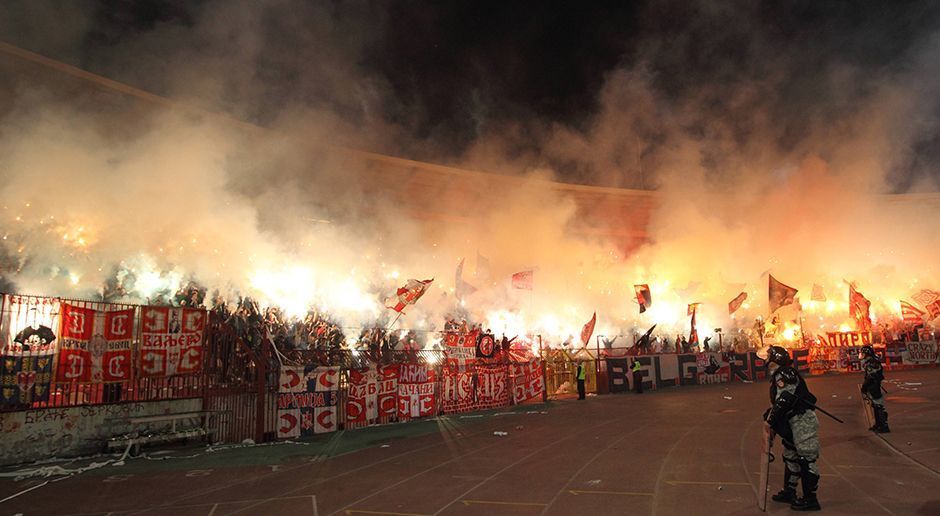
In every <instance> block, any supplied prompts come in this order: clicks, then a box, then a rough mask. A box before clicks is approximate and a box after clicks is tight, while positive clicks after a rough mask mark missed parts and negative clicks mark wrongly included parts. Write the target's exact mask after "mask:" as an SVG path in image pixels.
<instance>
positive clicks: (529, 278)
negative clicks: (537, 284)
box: [512, 271, 535, 290]
mask: <svg viewBox="0 0 940 516" xmlns="http://www.w3.org/2000/svg"><path fill="white" fill-rule="evenodd" d="M534 276H535V271H522V272H517V273H515V274H513V275H512V288H518V289H522V290H532V283H533V279H534Z"/></svg>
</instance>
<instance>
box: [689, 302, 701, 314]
mask: <svg viewBox="0 0 940 516" xmlns="http://www.w3.org/2000/svg"><path fill="white" fill-rule="evenodd" d="M700 304H702V303H689V306H688V308H686V310H685V315H695V312H696V311H698V305H700Z"/></svg>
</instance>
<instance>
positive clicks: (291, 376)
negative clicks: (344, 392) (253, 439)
mask: <svg viewBox="0 0 940 516" xmlns="http://www.w3.org/2000/svg"><path fill="white" fill-rule="evenodd" d="M338 389H339V368H338V367H315V368H314V367H309V366H308V367H304V366H283V367H281V374H280V383H279V384H278V395H277V437H278V438H280V439H283V438H290V437H300V436H309V435H314V434H323V433H327V432H334V431H336V426H337V421H336V400H337V398H338V396H337V390H338Z"/></svg>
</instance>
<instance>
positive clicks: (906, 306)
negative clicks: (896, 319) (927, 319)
mask: <svg viewBox="0 0 940 516" xmlns="http://www.w3.org/2000/svg"><path fill="white" fill-rule="evenodd" d="M901 319H903V320H904V322H909V323H914V324H924V312H923V311H922V310H920V309H918V308H916V307H915V306H914V305H912V304H910V303H908V302H907V301H901Z"/></svg>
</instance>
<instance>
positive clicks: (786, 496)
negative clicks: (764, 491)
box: [770, 468, 798, 504]
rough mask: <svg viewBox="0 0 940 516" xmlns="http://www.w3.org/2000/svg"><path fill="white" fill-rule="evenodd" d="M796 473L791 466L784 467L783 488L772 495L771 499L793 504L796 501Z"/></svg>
mask: <svg viewBox="0 0 940 516" xmlns="http://www.w3.org/2000/svg"><path fill="white" fill-rule="evenodd" d="M797 482H798V480H797V478H796V475H795V474H794V473H793V472H791V471H790V469H789V468H784V469H783V489H781V490H780V492H778V493H777V494H775V495H773V496H771V497H770V499H771V500H773V501H775V502H781V503H789V504H792V503H793V502H796V483H797Z"/></svg>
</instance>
